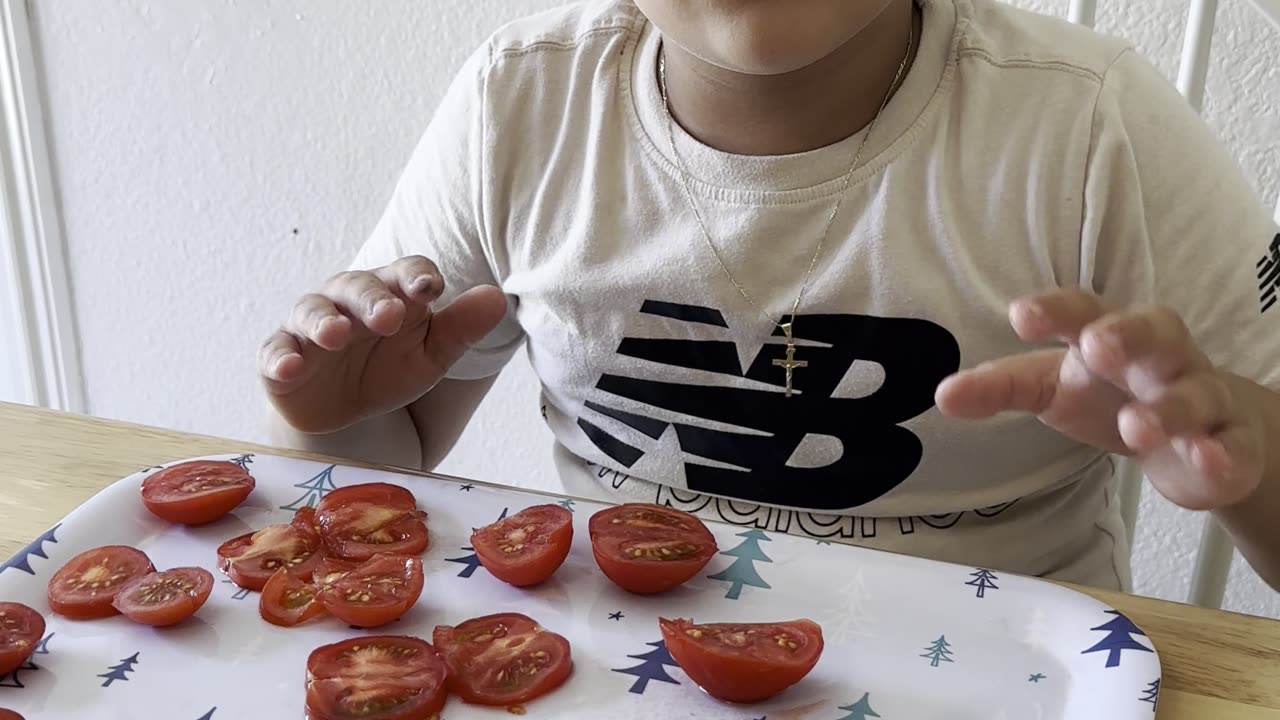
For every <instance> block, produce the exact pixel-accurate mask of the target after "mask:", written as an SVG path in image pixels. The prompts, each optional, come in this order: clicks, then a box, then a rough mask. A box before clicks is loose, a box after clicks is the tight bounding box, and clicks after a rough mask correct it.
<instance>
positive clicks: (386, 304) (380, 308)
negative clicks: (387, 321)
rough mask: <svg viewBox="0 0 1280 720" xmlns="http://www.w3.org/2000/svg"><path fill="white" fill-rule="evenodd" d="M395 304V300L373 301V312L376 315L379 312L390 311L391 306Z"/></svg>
mask: <svg viewBox="0 0 1280 720" xmlns="http://www.w3.org/2000/svg"><path fill="white" fill-rule="evenodd" d="M395 304H396V301H395V300H379V301H378V302H376V303H374V306H373V314H374V315H378V314H380V313H387V312H391V310H392V308H394V307H395Z"/></svg>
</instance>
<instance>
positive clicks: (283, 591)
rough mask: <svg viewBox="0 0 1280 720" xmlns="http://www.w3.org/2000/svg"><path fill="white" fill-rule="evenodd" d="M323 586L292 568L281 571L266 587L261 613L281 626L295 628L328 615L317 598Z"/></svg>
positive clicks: (259, 607) (259, 606) (278, 571)
mask: <svg viewBox="0 0 1280 720" xmlns="http://www.w3.org/2000/svg"><path fill="white" fill-rule="evenodd" d="M319 594H320V588H318V587H317V586H316V585H314V584H312V583H309V582H306V581H304V580H303V579H302V578H299V577H298V576H296V575H294V574H292V573H290V572H289V571H288V570H284V569H281V570H277V571H276V574H275V575H272V576H271V579H270V580H268V581H267V584H266V587H264V588H262V595H261V596H260V597H259V598H258V614H259V615H261V616H262V619H263V620H266V621H267V622H269V623H271V624H272V625H279V626H280V627H294V626H295V625H301V624H303V623H305V622H308V621H310V620H313V619H315V618H317V617H320V616H321V615H324V614H326V613H325V609H324V606H323V605H321V604H320V602H319V601H318V600H317V597H316V596H317V595H319Z"/></svg>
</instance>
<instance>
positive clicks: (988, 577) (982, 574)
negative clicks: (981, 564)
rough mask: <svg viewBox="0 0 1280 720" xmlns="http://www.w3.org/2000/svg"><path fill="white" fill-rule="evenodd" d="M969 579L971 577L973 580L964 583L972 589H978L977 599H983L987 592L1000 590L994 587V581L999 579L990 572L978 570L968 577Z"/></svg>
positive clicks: (996, 586)
mask: <svg viewBox="0 0 1280 720" xmlns="http://www.w3.org/2000/svg"><path fill="white" fill-rule="evenodd" d="M970 577H972V578H973V579H972V580H970V581H969V582H967V583H965V585H972V586H973V587H976V588H978V593H977V594H978V597H980V598H984V597H986V596H987V590H999V589H1000V586H999V585H996V584H995V582H994V581H995V580H999V579H1000V578H998V577H996V574H995V573H993V572H991V571H990V570H983V569H982V568H978V572H976V573H973V574H972V575H970Z"/></svg>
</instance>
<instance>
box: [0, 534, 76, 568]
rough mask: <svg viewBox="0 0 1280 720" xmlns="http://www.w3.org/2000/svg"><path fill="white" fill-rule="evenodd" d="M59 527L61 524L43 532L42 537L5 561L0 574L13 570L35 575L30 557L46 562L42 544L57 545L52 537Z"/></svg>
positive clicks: (47, 556)
mask: <svg viewBox="0 0 1280 720" xmlns="http://www.w3.org/2000/svg"><path fill="white" fill-rule="evenodd" d="M60 527H62V524H61V523H59V524H57V525H54V526H53V527H51V528H49V529H48V530H45V531H44V534H43V535H41V536H40V537H38V538H36V540H35V542H33V543H31V544H30V545H28V546H26V547H25V548H23V549H21V550H19V551H18V554H17V555H14V556H13V557H11V558H9V559H8V560H6V561H5V562H4V564H3V565H0V573H4V572H5V571H6V570H8V569H9V568H13V569H14V570H21V571H22V572H24V573H26V574H28V575H35V574H36V571H35V570H33V569H32V568H31V556H32V555H34V556H36V557H38V558H44V559H45V560H48V559H49V555H48V553H46V552H45V549H44V544H45V543H54V544H57V542H58V538H57V537H55V536H54V533H56V532H57V531H58V528H60Z"/></svg>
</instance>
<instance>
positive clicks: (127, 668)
mask: <svg viewBox="0 0 1280 720" xmlns="http://www.w3.org/2000/svg"><path fill="white" fill-rule="evenodd" d="M140 654H141V653H134V654H133V655H130V656H129V657H127V658H125V659H124V660H121V661H120V664H119V665H112V666H111V667H110V668H107V669H108V670H109V671H110V672H106V673H103V674H101V675H99V676H98V677H100V678H106V682H104V683H102V687H107V686H108V685H110V684H111V683H113V682H115V681H117V680H120V681H122V682H128V681H129V675H128V673H131V672H133V666H134V665H137V664H138V655H140Z"/></svg>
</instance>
